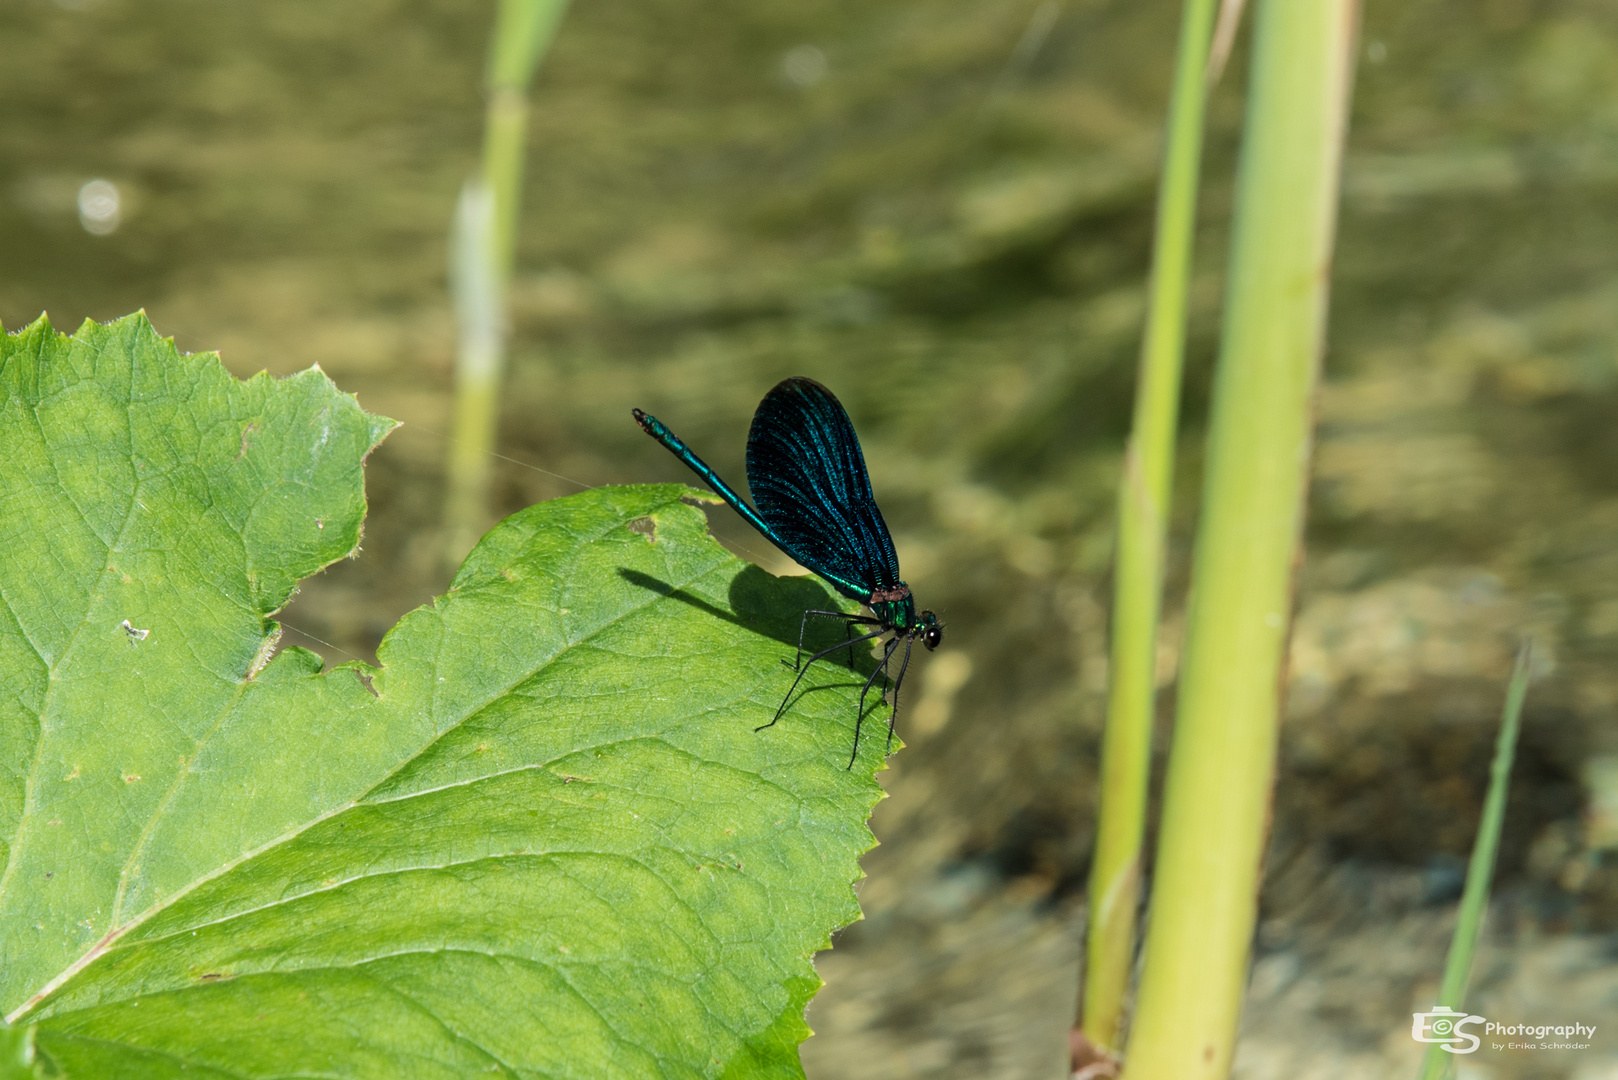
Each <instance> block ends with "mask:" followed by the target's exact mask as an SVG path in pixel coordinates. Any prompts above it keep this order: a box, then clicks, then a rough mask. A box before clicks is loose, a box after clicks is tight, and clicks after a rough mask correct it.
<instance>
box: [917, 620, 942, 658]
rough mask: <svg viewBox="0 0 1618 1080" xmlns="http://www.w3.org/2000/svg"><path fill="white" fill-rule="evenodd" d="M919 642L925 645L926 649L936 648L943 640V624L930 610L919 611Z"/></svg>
mask: <svg viewBox="0 0 1618 1080" xmlns="http://www.w3.org/2000/svg"><path fill="white" fill-rule="evenodd" d="M917 625H919V626H920V627H921V643H922V644H923V645H925V646H927V649H928V651H931V650H933V649H936V648H938V646H939V645H941V644H943V642H944V624H943V623H941V622H939V621H938V616H937V615H934V614H933V613H932V612H930V611H924V612H922V613H921V621H920V622H919V623H918V624H917Z"/></svg>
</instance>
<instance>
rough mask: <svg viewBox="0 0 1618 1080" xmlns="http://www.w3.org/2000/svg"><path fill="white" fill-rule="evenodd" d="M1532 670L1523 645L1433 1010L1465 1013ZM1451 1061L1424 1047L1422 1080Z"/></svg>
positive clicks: (1438, 1075) (1438, 1048)
mask: <svg viewBox="0 0 1618 1080" xmlns="http://www.w3.org/2000/svg"><path fill="white" fill-rule="evenodd" d="M1532 667H1533V659H1532V651H1531V648H1530V647H1529V646H1527V645H1524V646H1523V649H1522V651H1521V652H1520V653H1518V654H1517V666H1516V668H1515V670H1513V671H1512V673H1511V685H1510V686H1509V687H1508V688H1507V689H1506V705H1505V709H1504V710H1503V711H1502V712H1501V715H1500V735H1499V736H1498V737H1497V738H1496V739H1495V743H1494V764H1493V765H1491V766H1490V768H1489V792H1488V794H1487V795H1486V796H1484V799H1483V816H1482V817H1481V818H1480V819H1479V820H1478V835H1477V839H1476V840H1475V841H1473V844H1472V861H1471V862H1470V863H1468V864H1467V867H1466V888H1465V889H1464V891H1463V892H1462V893H1461V909H1460V915H1459V917H1458V918H1457V919H1456V921H1455V936H1454V937H1453V938H1451V939H1450V943H1449V958H1448V959H1447V960H1446V961H1445V962H1444V981H1443V984H1442V985H1441V986H1440V988H1439V991H1438V1001H1437V1002H1435V1004H1436V1005H1441V1006H1445V1007H1447V1008H1451V1009H1464V1008H1465V1001H1466V985H1467V983H1468V981H1470V979H1471V975H1472V956H1473V954H1474V953H1475V952H1476V951H1477V945H1478V939H1479V938H1480V937H1481V936H1482V935H1483V917H1484V915H1485V914H1487V912H1488V909H1489V884H1490V882H1491V881H1492V879H1493V878H1494V863H1495V857H1496V856H1497V855H1498V854H1499V852H1500V829H1501V826H1502V825H1504V823H1505V820H1506V794H1507V792H1508V791H1509V790H1510V788H1511V764H1512V762H1513V761H1514V760H1515V758H1516V756H1517V732H1518V731H1519V730H1520V729H1521V727H1522V705H1523V699H1524V698H1525V697H1526V696H1527V695H1528V681H1529V678H1530V671H1531V669H1532ZM1454 1065H1455V1055H1453V1054H1451V1053H1449V1052H1448V1051H1446V1050H1444V1049H1443V1046H1442V1044H1440V1043H1429V1044H1428V1045H1427V1053H1426V1056H1425V1057H1423V1058H1422V1063H1421V1080H1442V1078H1443V1077H1446V1076H1449V1075H1451V1073H1452V1072H1453V1069H1454Z"/></svg>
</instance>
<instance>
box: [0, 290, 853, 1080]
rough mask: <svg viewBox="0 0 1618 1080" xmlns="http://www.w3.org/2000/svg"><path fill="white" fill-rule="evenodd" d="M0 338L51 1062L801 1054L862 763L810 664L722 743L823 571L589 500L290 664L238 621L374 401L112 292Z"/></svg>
mask: <svg viewBox="0 0 1618 1080" xmlns="http://www.w3.org/2000/svg"><path fill="white" fill-rule="evenodd" d="M3 350H4V351H3V352H0V448H3V453H4V468H0V552H4V556H3V558H0V860H3V865H4V870H3V876H0V1007H3V1008H4V1010H5V1013H6V1014H7V1017H8V1019H9V1020H10V1021H11V1022H12V1023H14V1024H17V1023H21V1024H37V1033H38V1036H37V1038H38V1047H39V1051H40V1054H41V1055H42V1056H43V1057H45V1058H48V1059H49V1061H50V1063H51V1064H52V1065H53V1066H54V1067H56V1068H58V1069H61V1070H64V1071H65V1072H66V1073H67V1074H68V1075H71V1076H83V1077H103V1076H118V1077H127V1078H141V1077H167V1076H175V1075H180V1074H181V1073H182V1072H183V1073H184V1075H186V1076H188V1077H212V1076H219V1077H227V1076H228V1077H281V1076H294V1075H295V1076H322V1077H327V1076H331V1077H336V1076H343V1077H349V1076H353V1077H464V1076H471V1075H484V1074H488V1075H499V1076H555V1077H563V1076H566V1077H607V1076H623V1077H635V1076H668V1077H685V1076H691V1077H696V1076H782V1077H790V1076H797V1075H801V1071H800V1069H799V1067H798V1064H797V1052H796V1046H797V1043H798V1042H799V1041H800V1040H801V1039H802V1038H803V1037H804V1036H805V1035H807V1033H808V1029H807V1028H806V1027H805V1026H804V1022H803V1008H804V1006H805V1004H806V1003H807V1002H808V1000H809V998H810V997H811V996H812V994H813V993H814V991H815V989H816V988H817V987H818V986H819V979H818V977H817V976H816V975H815V973H814V970H813V968H812V966H811V965H810V957H811V955H812V954H813V952H814V950H815V949H817V948H820V947H824V945H825V944H826V943H827V938H828V934H829V933H830V931H832V930H833V929H835V928H836V927H838V926H841V925H843V924H845V923H847V922H849V921H850V920H852V919H854V918H856V917H857V916H858V908H857V906H856V904H855V901H854V896H853V892H852V889H851V883H852V882H853V880H854V879H855V878H856V877H857V876H858V874H859V869H858V865H857V859H858V857H859V855H860V854H861V853H862V852H864V851H865V850H866V849H867V848H868V847H869V846H870V844H871V842H872V841H871V836H870V833H869V832H868V830H867V829H866V826H865V820H866V818H867V816H868V814H869V811H870V809H871V807H872V806H873V805H874V803H875V801H876V800H877V798H879V797H880V792H879V790H878V788H877V786H876V784H875V783H874V781H873V779H872V772H873V769H874V768H875V767H876V766H877V764H878V763H879V761H880V758H881V754H882V741H881V740H880V739H871V740H867V743H866V746H865V748H863V749H862V754H861V762H860V765H859V766H858V767H857V768H856V769H854V770H853V771H845V770H844V768H843V766H844V765H845V764H846V761H847V758H846V755H847V752H848V747H849V745H850V739H851V728H852V723H853V698H854V695H855V693H856V692H857V689H858V682H857V680H856V679H855V677H854V676H853V675H852V673H850V672H848V671H847V670H846V669H839V668H836V667H830V666H828V667H827V668H826V670H825V671H824V672H823V673H820V674H817V675H816V676H815V677H813V678H811V679H810V680H808V681H807V683H806V685H807V686H809V687H810V689H809V691H808V692H807V693H806V694H805V695H804V696H803V697H802V698H801V699H800V700H799V701H798V702H797V703H796V704H794V706H793V708H792V710H791V711H790V712H789V713H788V714H787V716H786V717H785V718H784V719H783V720H782V722H781V723H780V724H778V725H777V726H776V727H774V728H771V729H769V730H768V731H764V732H758V733H755V732H754V730H753V729H754V727H755V726H757V725H758V724H760V723H762V722H763V721H764V720H767V719H768V718H769V716H770V715H771V713H772V711H773V709H774V707H775V705H776V703H777V702H778V701H779V698H780V695H781V694H782V693H783V692H784V690H785V688H786V686H787V684H788V683H789V682H790V678H791V673H790V671H788V670H787V669H786V668H783V667H782V666H781V664H780V661H781V660H782V659H783V658H789V657H790V656H791V654H792V647H791V646H790V645H788V644H787V642H789V641H790V642H791V643H793V644H795V643H796V637H797V630H798V614H799V612H801V611H802V610H803V609H804V608H806V607H826V606H828V605H830V604H832V603H834V602H835V601H833V600H832V599H831V597H829V596H828V595H827V594H826V592H825V590H824V589H823V588H821V587H820V586H819V585H818V584H817V583H816V582H815V581H813V580H812V579H776V578H773V577H771V576H769V575H767V574H765V573H763V572H762V571H760V570H758V569H757V568H754V567H751V566H748V565H747V564H745V563H743V562H741V561H739V560H737V559H736V558H734V557H733V556H731V555H729V554H728V553H727V552H725V551H724V550H723V549H722V548H720V547H719V546H718V545H717V544H715V543H714V542H713V541H712V540H711V539H710V538H709V537H708V535H707V532H706V525H705V521H704V518H703V515H702V512H701V511H700V510H698V509H696V508H694V507H692V506H689V505H686V504H685V503H683V502H682V501H681V500H682V498H683V497H689V496H690V495H692V494H693V493H692V492H691V491H690V489H688V488H684V487H681V486H677V485H658V486H642V487H626V488H604V489H598V490H595V491H590V492H586V493H584V494H581V495H577V496H574V497H571V498H567V499H559V500H556V501H554V502H549V503H543V504H540V505H538V506H535V507H532V508H530V509H528V510H526V511H523V512H522V513H519V514H517V515H515V516H513V517H511V518H509V519H507V520H506V521H505V522H503V523H502V524H501V525H500V526H498V527H497V528H496V529H495V530H494V531H492V532H491V533H490V534H489V535H488V536H487V537H485V538H484V540H483V542H482V543H481V544H480V546H479V547H478V548H477V550H475V551H474V552H473V553H472V555H471V556H470V557H469V558H468V560H467V562H466V565H465V566H464V567H463V568H462V570H461V572H460V574H459V575H458V576H457V577H456V580H455V582H454V584H453V586H452V587H451V589H450V591H449V592H448V594H446V595H445V596H443V597H440V598H439V599H438V600H437V601H436V602H435V603H434V604H433V605H432V606H430V607H426V608H422V609H419V610H417V611H415V612H412V613H411V614H410V615H408V616H406V617H405V618H404V619H403V620H402V621H401V622H400V623H399V625H398V626H396V627H395V628H394V629H393V630H392V631H391V632H390V633H389V635H388V636H387V638H386V639H385V640H384V641H383V643H382V646H381V648H380V649H379V650H378V656H379V658H380V661H381V666H380V668H377V669H371V668H367V667H364V666H362V665H359V664H349V665H344V666H341V667H338V668H335V669H332V670H327V671H322V670H321V669H320V661H319V659H318V658H316V657H315V656H313V655H312V654H310V653H308V652H305V651H303V650H299V649H286V650H284V651H282V652H280V653H279V654H275V653H274V645H275V639H276V636H277V627H276V624H275V623H274V622H273V620H271V619H270V618H269V615H270V613H272V612H274V611H275V610H276V609H278V608H279V607H280V606H281V605H282V604H283V603H285V601H286V599H287V598H288V596H289V595H290V593H291V591H292V589H293V587H294V586H295V584H296V582H297V581H298V580H299V579H300V578H301V577H304V576H306V575H308V574H310V573H313V572H314V571H316V570H318V569H319V568H320V567H322V566H324V565H326V564H328V563H330V562H332V561H333V560H335V559H338V558H341V557H343V556H345V555H347V554H348V553H350V552H351V551H352V550H353V549H354V547H355V545H356V543H357V541H358V537H359V529H360V523H361V520H362V518H363V516H364V511H365V501H364V492H363V476H362V464H363V460H364V457H365V455H366V454H367V453H368V452H369V451H370V449H371V448H372V447H374V446H375V445H376V444H377V443H378V442H379V441H380V439H381V438H382V437H383V436H384V435H385V434H386V432H387V431H388V429H389V427H390V426H391V422H390V421H387V420H384V419H381V418H378V417H374V416H369V415H367V414H365V413H364V412H363V411H361V409H360V408H359V406H358V404H357V403H356V402H355V401H354V399H353V398H352V397H349V396H347V395H344V394H342V393H340V392H339V391H338V390H337V389H336V388H335V387H334V386H333V385H332V384H331V382H330V381H329V380H328V379H327V378H326V377H325V376H324V375H322V374H321V373H320V372H319V371H318V370H309V371H306V372H303V373H302V374H300V375H297V376H294V377H292V378H290V379H285V380H272V379H269V378H266V377H263V376H260V377H257V378H254V379H252V380H249V381H248V382H245V383H243V382H240V381H237V380H236V379H234V378H232V377H231V376H230V375H229V374H228V373H227V372H226V371H225V370H224V369H223V367H222V366H221V365H220V364H219V363H218V361H217V359H216V358H215V357H213V356H211V355H192V356H182V355H179V354H178V353H176V351H175V350H174V348H173V346H172V345H171V344H170V343H169V342H168V341H165V340H163V339H160V338H158V337H157V336H156V335H155V333H154V332H153V331H152V329H151V327H150V325H149V324H148V323H147V322H146V320H145V319H144V317H141V316H132V317H130V318H127V319H123V320H120V321H118V322H116V323H113V324H110V325H107V326H99V325H96V324H93V323H86V324H85V325H84V327H83V328H82V329H81V330H80V331H79V332H78V333H77V334H75V335H73V336H72V337H65V336H62V335H60V334H58V333H56V332H55V331H54V330H52V329H51V328H50V327H49V325H47V324H45V323H44V322H43V321H41V322H40V323H36V324H35V325H33V326H32V327H30V328H28V329H27V330H24V331H22V332H21V333H19V334H16V335H12V336H8V337H6V338H4V345H3ZM625 422H626V423H627V422H628V419H627V417H626V419H625ZM272 655H273V657H274V658H273V659H268V658H269V657H271V656H272Z"/></svg>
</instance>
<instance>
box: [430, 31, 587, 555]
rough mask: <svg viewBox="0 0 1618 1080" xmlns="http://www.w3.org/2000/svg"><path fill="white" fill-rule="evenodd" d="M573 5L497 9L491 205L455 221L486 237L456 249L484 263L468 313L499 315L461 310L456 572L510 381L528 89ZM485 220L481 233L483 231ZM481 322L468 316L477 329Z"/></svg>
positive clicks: (484, 496) (486, 140)
mask: <svg viewBox="0 0 1618 1080" xmlns="http://www.w3.org/2000/svg"><path fill="white" fill-rule="evenodd" d="M566 8H567V0H500V8H499V12H498V15H497V17H496V19H495V26H494V34H493V37H492V39H491V42H490V48H489V63H488V72H487V91H488V95H489V101H488V107H487V114H486V118H485V126H484V137H483V168H482V186H483V188H484V189H485V190H486V191H487V193H488V198H489V200H490V205H489V207H488V208H487V209H486V211H485V212H484V213H483V214H482V216H481V217H478V216H476V215H470V216H469V215H466V214H458V215H457V228H458V229H465V228H479V227H481V228H483V229H485V230H486V233H485V235H484V236H483V237H482V238H480V239H481V242H478V240H476V239H474V240H472V241H469V242H465V243H463V242H462V239H459V238H458V239H457V247H458V248H459V249H461V250H462V251H466V252H471V253H472V255H471V257H472V258H476V259H482V260H485V264H484V265H483V266H482V267H478V268H472V267H469V266H467V265H465V264H464V260H463V263H462V265H460V266H459V267H458V268H457V269H458V274H460V275H462V276H466V275H470V276H471V277H472V278H473V279H474V280H475V282H476V283H475V284H474V285H472V286H470V287H469V286H467V285H466V284H465V283H464V282H463V283H458V284H457V289H458V290H459V291H463V292H465V291H467V290H468V289H469V288H470V289H471V290H472V291H476V290H477V289H489V290H492V294H491V296H490V297H489V298H488V299H487V301H486V303H485V302H474V303H473V305H472V308H473V309H474V310H478V311H482V310H483V309H484V308H487V309H488V310H491V311H492V312H493V317H492V320H491V321H489V322H488V324H487V325H473V326H470V327H469V326H468V325H467V322H468V320H469V316H468V315H467V310H468V309H467V308H466V306H465V305H464V304H461V305H458V307H459V308H460V310H459V315H460V319H461V322H462V328H461V335H460V337H461V345H460V348H459V350H458V352H457V356H456V376H455V404H454V415H453V427H452V434H451V440H450V451H449V461H448V468H447V473H448V475H447V477H446V481H447V491H446V497H445V505H444V522H445V552H444V554H445V558H446V560H447V561H448V562H449V564H450V565H451V566H452V567H453V566H456V565H459V563H460V561H461V559H462V558H463V557H464V556H465V555H466V553H467V552H468V551H470V550H471V548H472V545H473V544H475V543H476V542H477V539H478V537H479V536H480V535H482V532H483V528H484V526H485V525H486V524H487V523H488V521H487V519H488V516H489V479H490V461H491V460H492V457H491V455H492V452H493V450H494V445H495V435H496V428H497V426H498V419H499V390H500V384H501V381H502V380H503V378H504V375H505V357H506V332H505V331H506V291H507V285H508V283H509V282H510V280H511V270H512V265H513V262H514V259H515V256H516V249H517V223H518V211H519V210H520V208H521V196H522V173H523V158H524V156H525V153H526V150H527V133H528V86H529V83H530V82H531V81H532V80H533V76H534V72H535V71H536V70H537V69H538V67H539V62H540V60H541V59H542V58H543V57H544V54H545V51H546V49H547V48H548V47H549V46H550V43H551V40H552V39H553V38H554V37H555V36H556V29H557V26H558V25H559V24H560V22H561V18H562V13H563V12H564V11H565V10H566ZM480 221H481V225H479V224H478V222H480ZM481 317H482V316H474V317H471V318H472V321H474V322H476V321H478V319H480V318H481Z"/></svg>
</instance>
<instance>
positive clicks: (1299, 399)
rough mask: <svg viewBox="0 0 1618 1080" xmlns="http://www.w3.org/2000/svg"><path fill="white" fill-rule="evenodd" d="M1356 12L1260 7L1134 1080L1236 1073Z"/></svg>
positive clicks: (1211, 1078)
mask: <svg viewBox="0 0 1618 1080" xmlns="http://www.w3.org/2000/svg"><path fill="white" fill-rule="evenodd" d="M1356 16H1357V8H1356V4H1355V2H1354V0H1312V2H1309V3H1299V2H1297V0H1261V2H1260V3H1259V5H1258V10H1257V12H1256V19H1255V25H1254V43H1253V53H1252V78H1251V84H1250V87H1249V95H1248V102H1247V117H1246V125H1245V136H1244V143H1243V147H1242V156H1241V165H1240V170H1239V174H1238V178H1237V200H1236V214H1235V225H1234V228H1235V235H1234V240H1233V245H1232V253H1231V271H1230V276H1229V279H1228V282H1227V292H1226V300H1225V326H1224V333H1223V340H1222V342H1221V348H1220V358H1219V367H1218V371H1217V372H1216V374H1215V381H1214V394H1213V407H1212V417H1211V422H1210V426H1209V434H1208V456H1207V466H1206V475H1205V480H1204V489H1203V506H1202V515H1201V520H1200V523H1199V526H1198V532H1197V547H1196V554H1195V559H1194V563H1193V568H1192V596H1191V601H1190V605H1189V608H1188V610H1187V617H1186V643H1185V649H1184V654H1183V658H1182V664H1181V669H1180V684H1179V699H1178V709H1177V715H1176V722H1175V732H1174V740H1173V745H1172V747H1171V749H1170V755H1169V768H1168V777H1167V781H1166V784H1165V789H1164V806H1163V825H1162V830H1161V840H1160V843H1159V849H1158V857H1157V863H1156V877H1155V883H1154V888H1153V893H1152V918H1151V926H1150V929H1149V931H1148V933H1147V937H1146V945H1145V959H1144V965H1143V968H1142V974H1141V984H1140V992H1139V995H1138V999H1137V1006H1136V1011H1135V1016H1134V1020H1133V1023H1132V1026H1131V1035H1130V1041H1129V1056H1128V1058H1127V1059H1126V1062H1125V1072H1124V1075H1125V1076H1126V1077H1128V1078H1129V1080H1215V1078H1220V1077H1224V1076H1225V1075H1227V1073H1228V1072H1229V1069H1230V1062H1231V1057H1232V1053H1233V1049H1234V1044H1235V1037H1236V1029H1237V1023H1238V1021H1239V1018H1240V1013H1241V1001H1242V991H1243V987H1244V985H1245V982H1246V974H1247V962H1248V947H1249V943H1250V941H1251V940H1252V935H1253V926H1254V921H1255V917H1256V913H1257V892H1258V885H1259V880H1260V875H1261V864H1262V857H1263V851H1264V843H1265V837H1266V826H1267V820H1268V815H1269V807H1270V798H1271V789H1272V785H1273V781H1274V772H1275V746H1276V725H1277V717H1278V713H1279V702H1278V700H1277V699H1278V688H1279V686H1280V684H1281V674H1282V656H1283V651H1284V648H1285V645H1286V640H1287V622H1288V617H1289V613H1290V608H1291V589H1292V576H1293V566H1294V564H1295V561H1296V558H1297V555H1298V551H1299V543H1300V534H1301V531H1302V525H1303V518H1304V507H1305V498H1304V496H1305V491H1306V488H1307V480H1308V462H1309V450H1310V445H1311V428H1312V401H1313V397H1314V389H1315V384H1316V381H1317V377H1318V371H1319V361H1320V353H1321V348H1322V343H1323V340H1324V335H1325V325H1326V307H1327V304H1326V301H1327V293H1328V285H1329V277H1330V265H1331V249H1332V240H1333V234H1334V225H1335V221H1336V207H1337V193H1338V176H1339V172H1340V168H1341V160H1342V143H1343V132H1344V126H1345V123H1346V118H1347V106H1348V99H1349V92H1350V87H1351V83H1352V79H1351V73H1352V57H1353V39H1354V30H1355V19H1356Z"/></svg>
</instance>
